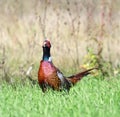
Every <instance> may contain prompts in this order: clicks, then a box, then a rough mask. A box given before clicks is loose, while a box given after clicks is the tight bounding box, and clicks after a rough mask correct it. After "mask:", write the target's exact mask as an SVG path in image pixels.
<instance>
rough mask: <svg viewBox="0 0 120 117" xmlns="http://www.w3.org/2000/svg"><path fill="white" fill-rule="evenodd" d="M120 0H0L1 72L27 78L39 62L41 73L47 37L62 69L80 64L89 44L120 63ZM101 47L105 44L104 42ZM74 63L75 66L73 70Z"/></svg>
mask: <svg viewBox="0 0 120 117" xmlns="http://www.w3.org/2000/svg"><path fill="white" fill-rule="evenodd" d="M119 3H120V1H119V0H115V1H113V0H89V1H87V0H71V1H70V0H65V1H63V0H59V1H56V0H44V1H43V0H25V1H24V0H9V1H8V0H1V1H0V6H1V7H0V71H1V72H0V77H1V79H2V78H3V79H4V77H5V75H6V74H7V79H8V81H9V79H11V80H10V81H12V77H15V79H19V77H20V76H21V78H23V79H24V77H25V74H26V71H27V69H28V68H29V66H30V65H34V69H33V71H32V75H33V78H35V79H36V78H37V70H38V66H39V61H40V59H41V56H42V48H41V45H42V42H43V40H44V38H49V39H50V40H51V43H52V50H51V53H52V57H53V61H54V63H55V64H56V65H57V66H58V67H59V68H60V69H62V70H63V71H66V74H67V72H69V71H70V72H74V71H75V70H76V71H77V70H79V69H80V65H81V64H83V58H84V56H85V55H86V54H87V51H86V48H87V47H89V48H93V49H94V52H95V53H97V52H98V47H99V44H98V42H96V40H97V41H99V40H101V41H102V53H101V56H102V57H103V58H104V59H105V60H108V61H111V63H112V65H113V66H118V65H119V64H120V62H119V60H120V47H119V45H120V36H119V32H120V4H119ZM100 46H101V45H100ZM73 68H74V70H73Z"/></svg>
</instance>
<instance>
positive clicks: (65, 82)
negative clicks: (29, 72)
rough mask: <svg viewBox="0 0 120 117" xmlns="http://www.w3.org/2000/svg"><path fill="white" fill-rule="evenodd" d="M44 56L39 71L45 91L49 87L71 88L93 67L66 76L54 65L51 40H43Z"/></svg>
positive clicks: (40, 81)
mask: <svg viewBox="0 0 120 117" xmlns="http://www.w3.org/2000/svg"><path fill="white" fill-rule="evenodd" d="M42 48H43V58H42V60H41V62H40V67H39V71H38V82H39V85H40V87H41V88H42V91H43V92H45V91H46V90H47V88H48V87H50V88H52V89H53V90H58V91H61V90H67V91H69V90H70V87H71V86H73V85H75V84H76V83H77V82H78V81H79V80H81V79H82V78H83V77H84V76H86V75H88V74H90V71H91V70H93V69H94V68H92V69H88V70H86V71H84V72H80V73H78V74H75V75H72V76H69V77H65V76H64V75H63V74H62V72H61V71H60V70H59V69H58V68H57V67H55V66H54V64H53V63H52V59H51V55H50V48H51V43H50V41H49V40H45V41H44V42H43V46H42Z"/></svg>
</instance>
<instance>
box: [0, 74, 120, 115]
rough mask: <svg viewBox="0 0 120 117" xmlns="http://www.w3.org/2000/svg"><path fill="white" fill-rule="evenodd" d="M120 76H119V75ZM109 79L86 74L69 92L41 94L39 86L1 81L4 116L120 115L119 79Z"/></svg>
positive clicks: (1, 103)
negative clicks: (3, 82) (2, 82)
mask: <svg viewBox="0 0 120 117" xmlns="http://www.w3.org/2000/svg"><path fill="white" fill-rule="evenodd" d="M119 77H120V76H119ZM119 77H116V78H114V79H112V80H110V81H107V80H100V79H99V80H98V79H96V78H94V77H91V76H89V77H86V78H84V79H83V80H82V81H81V82H80V83H78V84H77V85H76V86H75V87H73V88H72V89H71V90H70V92H69V93H66V92H56V91H52V90H49V91H48V92H46V93H45V94H44V93H42V91H41V90H40V88H39V86H38V85H34V86H31V85H30V84H29V83H28V84H26V85H21V84H16V85H14V86H12V85H8V84H2V85H1V86H0V116H1V117H33V116H34V117H63V116H64V117H119V116H120V85H119V84H120V79H119Z"/></svg>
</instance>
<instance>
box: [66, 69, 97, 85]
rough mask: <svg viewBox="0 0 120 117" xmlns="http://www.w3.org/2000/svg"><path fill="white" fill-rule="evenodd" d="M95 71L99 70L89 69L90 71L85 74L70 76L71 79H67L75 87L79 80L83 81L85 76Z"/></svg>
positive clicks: (84, 72)
mask: <svg viewBox="0 0 120 117" xmlns="http://www.w3.org/2000/svg"><path fill="white" fill-rule="evenodd" d="M94 69H97V68H92V69H88V70H86V71H83V72H80V73H78V74H75V75H72V76H69V77H67V80H68V81H69V82H70V83H71V84H73V85H75V84H76V83H77V82H78V81H79V80H81V79H82V78H83V77H84V76H87V75H88V74H90V73H91V71H92V70H94Z"/></svg>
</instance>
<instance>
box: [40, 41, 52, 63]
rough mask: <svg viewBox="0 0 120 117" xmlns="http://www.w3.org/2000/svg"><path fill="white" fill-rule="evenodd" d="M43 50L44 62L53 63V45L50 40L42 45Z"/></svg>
mask: <svg viewBox="0 0 120 117" xmlns="http://www.w3.org/2000/svg"><path fill="white" fill-rule="evenodd" d="M42 48H43V61H50V62H51V61H52V60H51V55H50V48H51V43H50V41H49V40H47V39H46V40H45V41H44V42H43V45H42Z"/></svg>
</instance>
